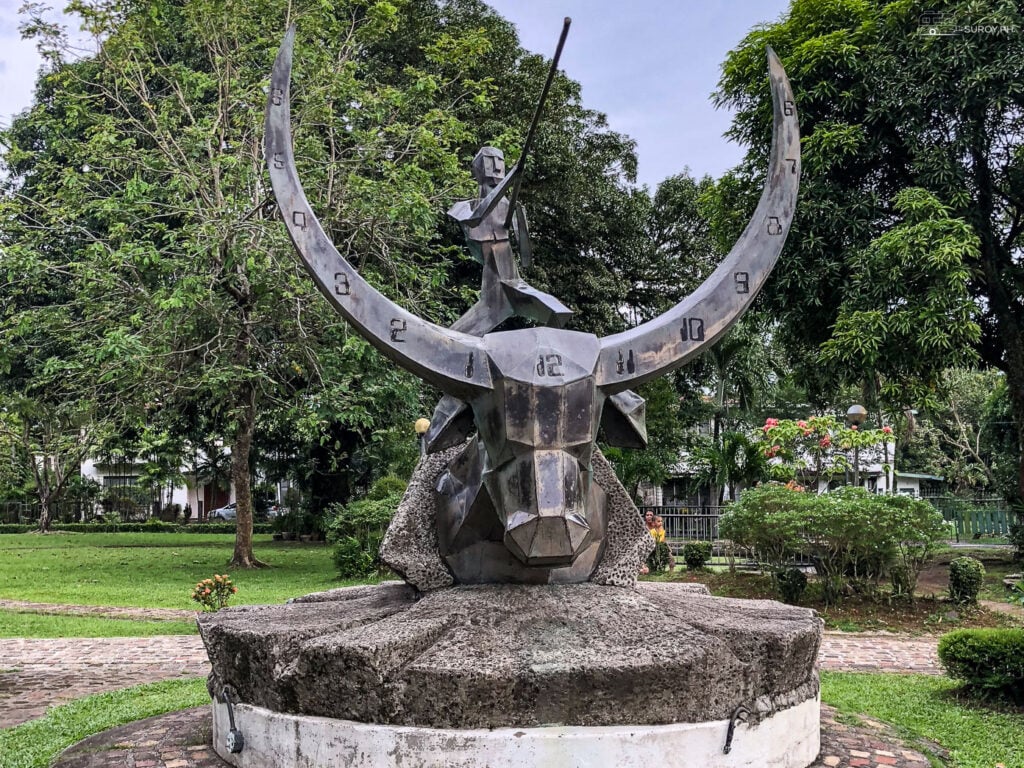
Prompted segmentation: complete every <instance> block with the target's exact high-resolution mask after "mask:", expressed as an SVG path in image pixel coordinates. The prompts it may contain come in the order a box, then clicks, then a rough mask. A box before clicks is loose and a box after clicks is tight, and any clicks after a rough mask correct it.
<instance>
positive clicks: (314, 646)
mask: <svg viewBox="0 0 1024 768" xmlns="http://www.w3.org/2000/svg"><path fill="white" fill-rule="evenodd" d="M701 590H703V591H704V592H705V594H701ZM199 628H200V632H201V634H202V637H203V641H204V643H205V644H206V648H207V651H208V653H209V656H210V661H211V663H212V666H213V672H212V674H211V678H210V689H211V693H214V694H216V695H218V696H219V695H220V693H221V691H222V690H223V687H224V686H225V685H228V686H230V687H231V688H232V689H233V700H234V701H235V702H241V703H245V704H250V705H253V706H257V707H262V708H265V709H269V710H272V711H275V712H281V713H289V714H302V715H313V716H320V717H329V718H334V719H338V720H354V721H359V722H364V723H380V724H388V725H408V726H417V727H428V728H458V729H465V728H504V727H513V728H528V727H537V726H546V725H566V726H614V725H662V724H670V723H699V722H704V721H717V720H722V719H725V718H728V717H729V716H730V715H731V714H732V712H733V711H734V710H735V709H736V707H737V706H740V705H743V706H745V707H746V708H747V709H749V710H751V711H752V712H753V713H754V714H753V716H752V724H754V723H756V722H757V721H758V720H759V719H762V718H766V717H769V716H770V715H772V714H773V713H775V712H777V711H780V710H783V709H788V708H790V707H793V706H795V705H797V704H799V703H801V702H802V701H805V700H807V699H811V698H814V696H815V695H816V694H817V684H818V681H817V675H816V674H815V660H816V657H817V652H818V645H819V643H820V639H821V620H820V619H819V618H817V616H816V615H815V614H814V612H813V611H811V610H809V609H806V608H795V607H792V606H787V605H782V604H781V603H776V602H773V601H768V600H733V599H726V598H714V597H711V596H709V595H707V594H706V590H704V588H703V587H700V586H699V585H695V586H693V587H688V586H687V585H680V584H664V583H661V584H658V583H642V584H639V585H638V587H637V589H635V590H630V589H621V588H614V587H602V586H597V585H594V584H573V585H564V586H552V585H481V586H460V587H450V588H448V589H440V590H434V591H431V592H428V593H425V594H421V593H419V592H417V591H416V590H414V589H412V588H411V587H408V586H407V585H404V584H401V583H390V584H382V585H379V586H374V587H352V588H348V589H340V590H333V591H331V592H327V593H320V594H318V595H311V596H309V597H308V598H305V599H302V600H300V601H296V602H294V603H291V604H289V605H274V606H243V607H240V608H230V609H226V610H223V611H219V612H217V613H215V614H208V615H203V616H201V617H200V618H199Z"/></svg>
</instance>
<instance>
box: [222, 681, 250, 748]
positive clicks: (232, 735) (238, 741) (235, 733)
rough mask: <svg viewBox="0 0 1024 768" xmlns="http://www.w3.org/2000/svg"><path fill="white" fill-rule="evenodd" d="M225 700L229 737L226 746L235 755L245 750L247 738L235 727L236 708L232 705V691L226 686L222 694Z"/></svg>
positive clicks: (225, 742)
mask: <svg viewBox="0 0 1024 768" xmlns="http://www.w3.org/2000/svg"><path fill="white" fill-rule="evenodd" d="M221 696H222V698H223V699H224V704H225V705H227V708H228V724H229V728H228V736H227V739H225V741H224V744H225V746H226V747H227V748H228V752H230V753H231V754H233V755H235V754H238V753H239V752H241V751H242V750H243V749H245V737H244V736H242V732H241V731H240V730H238V729H237V728H236V727H235V708H234V707H233V706H232V705H231V690H230V688H229V687H228V686H226V685H225V686H224V691H223V692H222V693H221Z"/></svg>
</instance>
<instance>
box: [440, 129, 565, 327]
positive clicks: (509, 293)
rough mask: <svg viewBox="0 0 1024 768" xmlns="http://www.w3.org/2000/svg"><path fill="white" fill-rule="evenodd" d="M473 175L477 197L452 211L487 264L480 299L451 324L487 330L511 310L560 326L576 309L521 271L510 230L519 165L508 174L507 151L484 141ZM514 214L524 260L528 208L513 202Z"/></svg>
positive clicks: (513, 313)
mask: <svg viewBox="0 0 1024 768" xmlns="http://www.w3.org/2000/svg"><path fill="white" fill-rule="evenodd" d="M472 167H473V178H474V179H476V182H477V184H479V185H480V195H479V197H478V198H477V199H476V200H461V201H459V202H458V203H456V204H455V205H453V206H452V207H451V209H450V210H449V211H448V215H449V216H451V217H452V218H453V219H455V220H456V221H457V222H459V225H460V226H461V227H462V231H463V233H464V234H465V236H466V243H467V245H468V246H469V251H470V253H472V254H473V258H475V259H476V260H477V261H478V262H480V264H482V265H483V268H484V274H483V281H482V283H481V285H480V299H479V301H477V302H476V304H474V305H473V306H472V307H471V308H470V310H469V311H468V312H467V313H466V314H465V315H463V316H462V317H460V318H459V319H458V321H456V323H455V324H454V325H453V326H452V329H453V330H456V331H463V332H464V333H471V334H473V335H474V336H483V335H484V334H485V333H489V332H490V331H492V330H494V329H495V328H497V327H498V326H499V325H500V324H501V323H502V322H504V321H505V320H507V319H508V318H510V317H513V316H519V317H526V318H529V319H531V320H535V321H537V323H539V324H540V325H545V326H553V327H555V328H561V327H562V326H564V325H565V323H566V322H568V320H569V318H570V317H572V310H570V309H569V308H568V307H566V306H565V305H564V304H563V303H562V302H560V301H559V300H558V299H556V298H555V297H554V296H552V295H550V294H548V293H544V292H543V291H539V290H537V289H536V288H534V287H533V286H532V285H530V284H529V283H527V282H526V281H525V280H523V278H522V277H521V276H520V275H519V267H518V266H517V265H516V259H515V255H514V254H513V253H512V244H511V243H510V241H509V231H508V226H507V225H506V222H507V221H508V220H509V218H510V217H509V200H508V198H507V197H506V194H505V193H506V192H508V191H509V188H510V184H511V182H512V181H513V180H514V179H515V177H516V174H517V173H518V171H519V165H515V166H513V167H512V170H511V171H510V172H509V173H508V175H506V174H505V156H504V154H502V151H501V150H500V149H495V148H494V147H484V148H483V149H481V150H480V151H479V152H477V154H476V157H474V158H473V166H472ZM515 207H516V208H515V215H514V217H512V221H513V229H514V232H515V236H516V241H517V242H518V244H519V253H520V257H521V258H522V260H523V266H529V262H530V257H531V247H530V233H529V231H528V230H527V227H526V214H525V212H524V211H523V208H522V206H521V205H520V204H519V203H518V202H517V203H515Z"/></svg>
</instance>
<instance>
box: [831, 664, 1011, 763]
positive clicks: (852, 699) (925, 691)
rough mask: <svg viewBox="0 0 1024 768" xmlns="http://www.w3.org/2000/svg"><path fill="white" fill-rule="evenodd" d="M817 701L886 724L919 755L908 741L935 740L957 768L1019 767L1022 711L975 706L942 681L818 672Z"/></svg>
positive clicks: (936, 678) (935, 678) (923, 748)
mask: <svg viewBox="0 0 1024 768" xmlns="http://www.w3.org/2000/svg"><path fill="white" fill-rule="evenodd" d="M821 699H822V701H824V702H825V703H827V704H831V705H832V706H834V707H835V708H836V709H838V710H839V711H840V712H842V713H844V714H845V715H847V716H856V715H867V716H869V717H872V718H876V719H879V720H884V721H885V722H888V723H891V724H892V725H894V726H895V727H896V729H897V730H898V731H899V733H900V735H901V736H903V737H905V738H907V739H908V740H910V741H911V744H912V746H915V747H918V748H921V750H922V751H926V747H925V746H923V745H920V744H914V743H913V740H917V739H925V740H928V741H934V742H937V743H938V744H940V745H941V746H942V747H943V748H944V749H946V750H948V751H949V756H950V758H951V759H952V765H954V766H956V768H994V766H1003V768H1024V711H1020V710H1011V709H1008V708H1004V709H1000V708H999V707H987V706H984V705H981V704H978V703H976V702H974V701H972V700H970V699H967V698H964V697H962V696H960V695H958V691H957V684H956V683H954V682H952V681H950V680H948V679H946V678H942V677H931V676H926V675H893V674H854V673H846V672H823V673H822V674H821ZM935 764H936V765H943V764H944V763H942V762H940V761H939V760H938V759H937V760H936V761H935Z"/></svg>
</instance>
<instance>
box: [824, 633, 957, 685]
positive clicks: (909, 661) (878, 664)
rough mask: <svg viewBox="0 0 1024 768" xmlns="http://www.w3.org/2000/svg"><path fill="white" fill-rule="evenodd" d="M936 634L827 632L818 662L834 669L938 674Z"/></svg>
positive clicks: (839, 670)
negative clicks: (917, 635)
mask: <svg viewBox="0 0 1024 768" xmlns="http://www.w3.org/2000/svg"><path fill="white" fill-rule="evenodd" d="M938 643H939V639H938V637H935V636H931V637H929V636H927V635H925V636H921V637H916V636H911V635H897V634H893V633H891V632H826V633H825V636H824V637H823V638H822V639H821V650H820V651H819V652H818V661H819V663H820V664H821V668H822V669H830V670H834V671H836V672H916V673H918V674H924V675H941V674H942V667H941V666H939V654H938V651H937V648H938Z"/></svg>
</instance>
